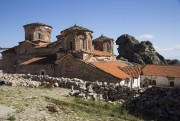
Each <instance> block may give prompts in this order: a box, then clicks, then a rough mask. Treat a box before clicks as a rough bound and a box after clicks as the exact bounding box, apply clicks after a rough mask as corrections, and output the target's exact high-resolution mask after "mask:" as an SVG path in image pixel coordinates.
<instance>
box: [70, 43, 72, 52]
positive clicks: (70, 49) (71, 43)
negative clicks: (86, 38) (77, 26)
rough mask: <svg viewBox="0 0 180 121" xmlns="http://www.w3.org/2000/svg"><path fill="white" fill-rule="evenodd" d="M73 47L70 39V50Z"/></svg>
mask: <svg viewBox="0 0 180 121" xmlns="http://www.w3.org/2000/svg"><path fill="white" fill-rule="evenodd" d="M72 49H73V47H72V41H70V50H71V51H72Z"/></svg>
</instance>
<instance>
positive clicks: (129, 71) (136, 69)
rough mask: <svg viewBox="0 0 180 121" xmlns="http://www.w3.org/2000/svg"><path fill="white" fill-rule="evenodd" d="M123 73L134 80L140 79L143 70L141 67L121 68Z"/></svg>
mask: <svg viewBox="0 0 180 121" xmlns="http://www.w3.org/2000/svg"><path fill="white" fill-rule="evenodd" d="M119 69H121V70H122V71H124V72H125V73H126V74H128V75H130V76H131V77H133V78H138V77H139V75H140V74H141V72H142V71H141V68H140V66H125V67H119Z"/></svg>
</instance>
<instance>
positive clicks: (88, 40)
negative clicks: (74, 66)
mask: <svg viewBox="0 0 180 121" xmlns="http://www.w3.org/2000/svg"><path fill="white" fill-rule="evenodd" d="M92 33H93V31H91V30H89V29H87V28H84V27H81V26H77V25H74V26H72V27H70V28H67V29H65V30H63V31H61V35H58V36H57V39H58V40H62V48H63V49H64V50H65V51H71V52H83V51H84V52H89V53H90V52H91V51H92Z"/></svg>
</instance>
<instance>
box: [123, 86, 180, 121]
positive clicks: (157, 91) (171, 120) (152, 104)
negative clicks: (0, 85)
mask: <svg viewBox="0 0 180 121" xmlns="http://www.w3.org/2000/svg"><path fill="white" fill-rule="evenodd" d="M126 103H127V104H126V107H127V108H128V109H130V110H131V109H133V110H134V109H135V111H137V110H141V111H148V112H150V113H151V114H152V115H153V114H154V115H157V116H158V118H157V120H158V121H159V120H162V121H179V120H180V108H179V107H180V88H165V87H163V88H162V87H152V88H148V89H146V91H144V92H143V93H142V94H140V96H138V97H136V98H134V99H133V100H131V101H129V102H126Z"/></svg>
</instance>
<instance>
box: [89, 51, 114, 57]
mask: <svg viewBox="0 0 180 121" xmlns="http://www.w3.org/2000/svg"><path fill="white" fill-rule="evenodd" d="M92 54H93V55H95V56H113V54H111V53H108V52H104V51H99V50H93V51H92Z"/></svg>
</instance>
